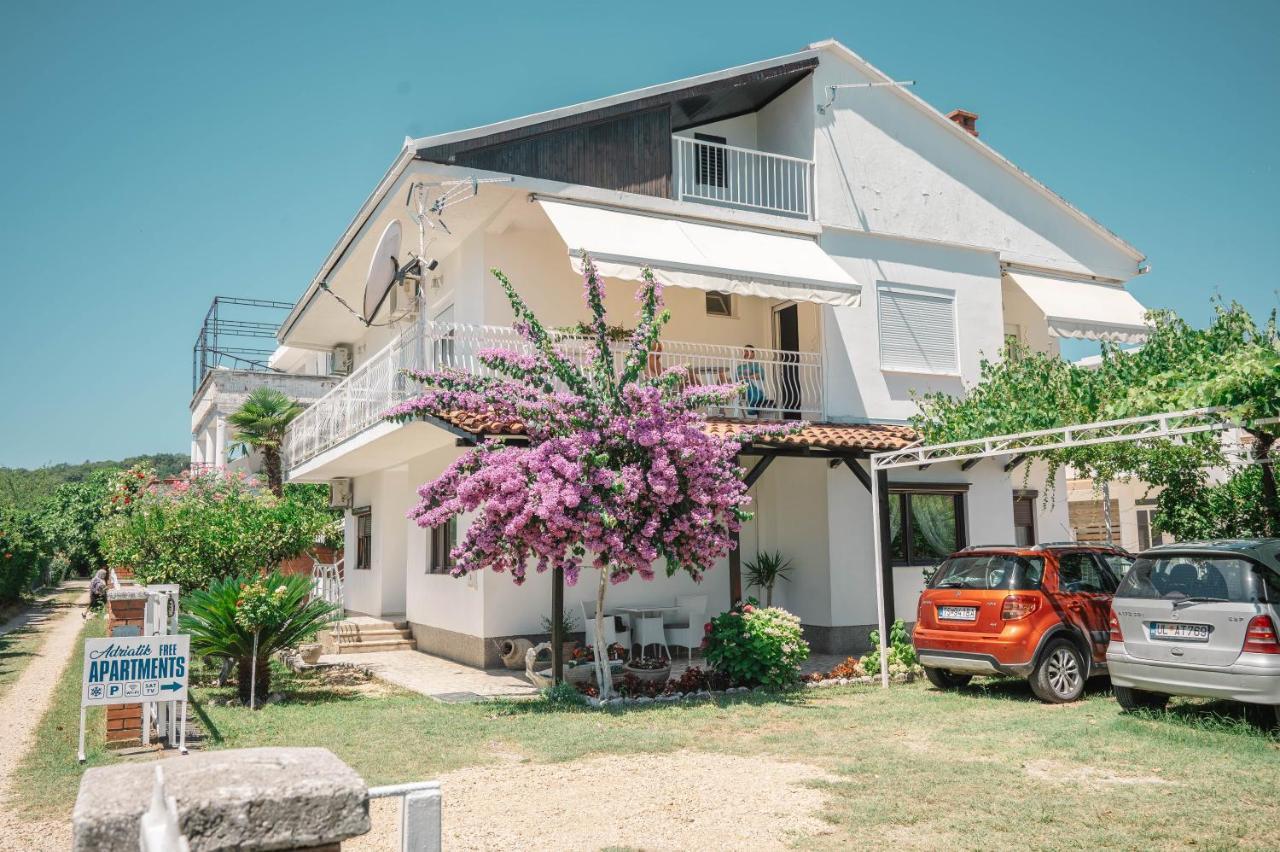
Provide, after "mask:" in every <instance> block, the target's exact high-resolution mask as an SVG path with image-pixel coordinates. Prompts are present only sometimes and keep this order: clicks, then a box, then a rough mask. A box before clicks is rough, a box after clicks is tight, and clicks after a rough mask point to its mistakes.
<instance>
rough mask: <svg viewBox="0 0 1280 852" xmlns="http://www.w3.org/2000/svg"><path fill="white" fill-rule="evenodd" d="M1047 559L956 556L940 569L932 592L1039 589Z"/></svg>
mask: <svg viewBox="0 0 1280 852" xmlns="http://www.w3.org/2000/svg"><path fill="white" fill-rule="evenodd" d="M1042 576H1044V558H1043V557H1040V556H1009V555H1005V554H1000V555H995V556H953V557H951V558H950V559H948V560H947V561H946V562H943V563H942V564H941V565H939V566H938V570H937V572H936V573H935V574H934V575H933V582H932V583H931V584H930V586H929V587H930V588H932V589H1008V590H1011V591H1016V590H1019V589H1021V590H1029V589H1038V588H1040V578H1041V577H1042Z"/></svg>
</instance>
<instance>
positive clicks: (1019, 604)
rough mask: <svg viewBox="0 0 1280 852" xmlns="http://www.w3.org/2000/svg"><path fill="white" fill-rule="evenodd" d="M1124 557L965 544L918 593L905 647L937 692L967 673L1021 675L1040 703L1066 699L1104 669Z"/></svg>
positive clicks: (1075, 548)
mask: <svg viewBox="0 0 1280 852" xmlns="http://www.w3.org/2000/svg"><path fill="white" fill-rule="evenodd" d="M1132 562H1133V557H1132V556H1130V555H1129V554H1128V553H1127V552H1125V551H1123V550H1121V549H1120V548H1117V547H1107V546H1101V545H1083V544H1076V543H1074V542H1071V543H1063V544H1038V545H1035V546H1034V547H1015V546H1012V545H1009V546H1005V545H992V546H975V547H966V548H965V549H964V550H962V551H960V552H959V553H954V554H952V555H951V556H950V557H948V558H947V560H946V561H945V562H943V563H942V564H941V565H939V566H938V570H937V571H935V572H934V574H933V577H932V579H931V580H930V581H929V586H928V588H926V589H925V591H924V593H923V594H922V595H921V596H920V605H919V609H918V610H917V613H916V626H915V630H914V631H913V633H912V636H911V639H912V643H913V644H914V645H915V649H916V655H917V656H918V657H919V658H920V664H921V665H922V666H924V672H925V676H926V677H928V678H929V682H930V683H932V684H933V685H934V686H936V687H938V688H939V689H951V688H954V687H959V686H964V685H965V684H967V683H968V682H969V680H970V679H971V678H972V677H973V676H974V675H976V674H983V675H994V674H1004V675H1013V676H1015V677H1021V678H1026V679H1027V680H1028V681H1030V683H1031V690H1032V691H1033V692H1034V693H1035V694H1036V696H1037V697H1038V698H1040V700H1042V701H1047V702H1050V703H1054V704H1059V703H1062V702H1066V701H1074V700H1076V699H1077V698H1079V697H1080V694H1081V693H1083V692H1084V685H1085V681H1087V680H1088V679H1089V678H1090V677H1092V676H1093V675H1095V674H1101V673H1103V672H1105V671H1106V667H1107V642H1108V641H1109V639H1110V628H1109V624H1110V622H1109V618H1110V613H1111V598H1112V596H1113V595H1114V594H1115V590H1116V585H1117V584H1118V583H1119V582H1120V577H1121V576H1123V574H1124V572H1125V571H1127V570H1128V568H1129V565H1130V564H1131V563H1132Z"/></svg>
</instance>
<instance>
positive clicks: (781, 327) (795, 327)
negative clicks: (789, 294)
mask: <svg viewBox="0 0 1280 852" xmlns="http://www.w3.org/2000/svg"><path fill="white" fill-rule="evenodd" d="M773 337H774V348H776V349H778V350H780V354H779V356H778V357H779V360H780V361H781V363H779V364H778V366H777V368H776V369H777V371H778V407H779V408H781V409H782V416H783V418H784V419H786V420H799V419H800V402H801V396H800V367H799V363H800V356H799V352H800V309H799V308H798V307H797V306H796V304H795V303H794V302H792V303H791V304H789V305H783V306H782V307H778V308H774V309H773Z"/></svg>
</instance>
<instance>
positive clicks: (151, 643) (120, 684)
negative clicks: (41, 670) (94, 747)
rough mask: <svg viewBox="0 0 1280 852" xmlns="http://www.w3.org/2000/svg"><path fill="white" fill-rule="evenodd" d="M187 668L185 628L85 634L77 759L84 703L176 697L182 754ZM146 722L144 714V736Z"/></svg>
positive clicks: (96, 704)
mask: <svg viewBox="0 0 1280 852" xmlns="http://www.w3.org/2000/svg"><path fill="white" fill-rule="evenodd" d="M190 670H191V637H190V636H188V635H186V634H175V635H170V636H127V637H123V636H111V637H108V638H104V639H86V640H85V643H84V675H83V678H82V681H81V692H80V750H79V752H78V755H77V757H78V758H79V760H80V762H81V763H84V759H85V756H84V727H85V709H86V708H88V707H101V706H104V705H108V704H147V703H151V702H156V701H181V702H182V732H181V742H182V753H183V754H186V750H187V749H186V745H187V677H188V674H189V672H190ZM147 724H148V723H147V719H146V716H145V714H144V717H143V736H144V737H145V736H146V735H147V733H148V731H147Z"/></svg>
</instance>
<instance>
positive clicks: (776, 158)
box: [671, 136, 813, 219]
mask: <svg viewBox="0 0 1280 852" xmlns="http://www.w3.org/2000/svg"><path fill="white" fill-rule="evenodd" d="M671 140H672V144H673V148H672V154H671V156H672V161H671V177H672V182H673V183H674V190H675V197H676V199H677V200H680V201H684V200H693V201H706V202H710V203H712V204H719V205H724V206H726V207H740V208H743V209H752V210H763V211H765V212H768V213H779V214H782V215H784V216H798V217H802V218H805V219H812V218H813V161H812V160H802V159H800V158H799V157H788V156H785V155H783V154H766V153H765V152H763V151H753V150H751V149H750V148H738V147H735V146H733V145H721V144H719V143H717V142H704V141H702V140H699V139H689V138H688V137H685V136H673V137H671Z"/></svg>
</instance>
